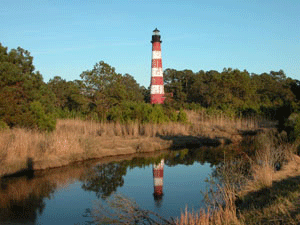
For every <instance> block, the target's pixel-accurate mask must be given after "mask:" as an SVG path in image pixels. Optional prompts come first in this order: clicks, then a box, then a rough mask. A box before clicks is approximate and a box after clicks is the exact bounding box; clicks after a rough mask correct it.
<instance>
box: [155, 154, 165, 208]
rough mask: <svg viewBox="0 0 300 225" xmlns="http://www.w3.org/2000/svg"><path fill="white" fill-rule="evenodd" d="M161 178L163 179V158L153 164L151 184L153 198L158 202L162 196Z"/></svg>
mask: <svg viewBox="0 0 300 225" xmlns="http://www.w3.org/2000/svg"><path fill="white" fill-rule="evenodd" d="M163 180H164V159H162V160H161V161H160V163H159V164H153V185H154V193H153V195H154V199H155V201H157V202H158V205H159V202H160V201H161V200H162V196H163Z"/></svg>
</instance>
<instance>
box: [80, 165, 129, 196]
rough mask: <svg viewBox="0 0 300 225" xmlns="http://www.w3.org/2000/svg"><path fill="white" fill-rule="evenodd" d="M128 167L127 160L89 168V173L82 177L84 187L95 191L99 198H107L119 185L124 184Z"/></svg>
mask: <svg viewBox="0 0 300 225" xmlns="http://www.w3.org/2000/svg"><path fill="white" fill-rule="evenodd" d="M126 169H127V163H126V161H123V162H120V163H109V164H102V165H98V166H96V167H94V168H92V169H91V170H89V171H88V172H87V175H86V176H85V177H84V178H82V179H81V180H82V181H83V185H82V188H83V189H84V190H87V191H93V192H95V193H96V195H97V197H98V198H99V197H100V198H102V199H105V198H106V197H108V196H110V195H111V194H112V193H113V192H115V191H116V190H117V188H118V187H122V186H123V184H124V179H123V176H124V175H126Z"/></svg>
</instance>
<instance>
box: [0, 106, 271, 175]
mask: <svg viewBox="0 0 300 225" xmlns="http://www.w3.org/2000/svg"><path fill="white" fill-rule="evenodd" d="M187 115H188V120H189V122H188V123H176V122H170V123H164V124H151V123H147V124H140V123H137V122H136V123H134V122H132V123H127V124H121V123H98V122H93V121H82V120H79V119H68V120H58V122H57V125H56V129H55V131H53V132H51V133H43V132H39V131H36V130H26V129H20V128H14V129H9V130H4V131H1V132H0V161H1V166H0V175H4V174H10V173H14V172H16V171H19V170H22V169H26V168H29V169H46V168H51V167H60V166H63V165H67V164H70V163H72V162H76V161H82V160H86V159H93V158H101V157H105V156H114V155H123V154H132V153H137V152H151V151H155V150H161V149H167V148H184V147H187V146H189V145H191V146H195V145H201V144H202V142H207V141H208V142H210V143H217V144H219V143H225V142H228V143H230V142H239V141H241V139H242V133H241V132H245V131H249V130H256V129H259V128H261V127H262V126H265V125H266V124H262V120H256V119H253V118H247V119H241V118H229V117H226V116H225V115H222V114H219V115H207V114H204V113H201V112H200V113H199V112H198V113H196V112H192V111H190V112H188V113H187ZM224 140H225V141H224Z"/></svg>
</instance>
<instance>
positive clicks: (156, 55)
mask: <svg viewBox="0 0 300 225" xmlns="http://www.w3.org/2000/svg"><path fill="white" fill-rule="evenodd" d="M152 59H161V51H152Z"/></svg>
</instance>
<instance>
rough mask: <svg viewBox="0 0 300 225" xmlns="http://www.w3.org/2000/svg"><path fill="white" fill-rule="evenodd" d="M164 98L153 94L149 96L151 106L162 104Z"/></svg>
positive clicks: (162, 95)
mask: <svg viewBox="0 0 300 225" xmlns="http://www.w3.org/2000/svg"><path fill="white" fill-rule="evenodd" d="M164 101H165V97H164V94H153V95H151V96H150V103H151V104H164Z"/></svg>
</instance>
